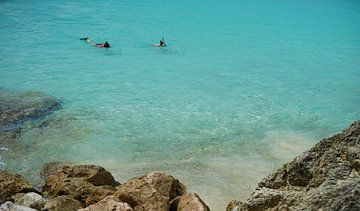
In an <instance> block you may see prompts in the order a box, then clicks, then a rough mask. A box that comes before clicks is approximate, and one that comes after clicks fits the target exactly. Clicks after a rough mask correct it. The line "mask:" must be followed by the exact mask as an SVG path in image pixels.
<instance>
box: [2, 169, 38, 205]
mask: <svg viewBox="0 0 360 211" xmlns="http://www.w3.org/2000/svg"><path fill="white" fill-rule="evenodd" d="M0 190H1V191H0V204H2V203H4V202H5V201H9V200H12V198H11V197H12V196H13V195H15V194H17V193H28V192H38V191H36V190H35V189H34V188H33V186H32V185H30V184H29V183H28V182H27V181H25V180H24V179H23V178H22V176H20V175H18V174H11V173H8V172H6V171H3V170H0Z"/></svg>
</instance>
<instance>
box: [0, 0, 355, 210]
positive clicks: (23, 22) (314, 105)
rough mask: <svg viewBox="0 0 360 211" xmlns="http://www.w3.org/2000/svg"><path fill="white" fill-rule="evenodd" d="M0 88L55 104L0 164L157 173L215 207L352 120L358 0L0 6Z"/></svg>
mask: <svg viewBox="0 0 360 211" xmlns="http://www.w3.org/2000/svg"><path fill="white" fill-rule="evenodd" d="M81 37H90V38H91V39H92V40H94V41H95V42H98V43H101V42H104V41H108V42H109V43H110V45H111V48H110V49H99V48H95V47H92V46H90V45H89V44H87V43H86V42H84V41H80V40H79V38H81ZM161 38H165V41H166V42H167V44H168V46H167V47H165V48H156V47H152V46H151V45H152V44H154V43H158V42H159V40H160V39H161ZM0 90H7V91H9V90H10V91H39V92H42V93H44V94H47V95H50V96H54V97H56V98H58V99H60V100H61V101H62V102H63V104H62V108H61V109H60V110H58V111H56V112H54V113H53V114H52V115H50V116H47V117H46V118H45V121H48V123H47V126H46V127H41V128H39V127H36V124H40V123H41V121H44V119H43V120H38V121H33V122H28V123H26V124H25V125H24V130H23V131H22V137H21V146H18V147H17V148H13V149H11V148H10V149H8V150H6V149H4V148H1V146H0V156H1V158H0V161H1V162H3V165H2V166H3V168H5V169H8V170H12V171H16V172H18V173H21V174H23V175H24V176H25V177H26V178H27V179H29V180H30V181H32V182H35V183H36V182H38V181H39V178H38V175H39V170H40V168H41V167H42V165H43V164H44V163H47V162H51V161H67V162H73V163H88V164H98V165H101V166H104V167H105V168H106V169H108V170H110V171H111V172H112V173H113V175H114V176H115V177H116V178H117V179H118V180H119V181H120V182H125V181H126V180H127V179H129V178H132V177H134V176H140V175H142V174H145V173H149V172H151V171H155V170H156V171H163V172H166V173H168V174H171V175H173V176H175V177H176V178H178V179H180V181H182V182H183V183H185V184H186V185H187V187H188V189H189V191H194V192H197V193H198V194H199V195H200V196H201V198H203V199H204V201H205V202H207V203H208V204H209V206H210V207H211V208H212V209H213V210H224V209H225V207H226V205H227V203H228V202H229V201H230V200H232V199H235V198H237V199H245V198H246V196H247V195H248V194H249V193H251V191H252V189H253V188H254V187H255V186H256V184H257V181H258V180H259V179H261V178H262V177H264V176H265V175H266V174H268V173H269V172H271V171H273V170H275V169H277V168H279V167H280V166H281V164H283V163H285V162H287V161H290V160H291V159H292V158H294V156H296V155H298V154H300V153H301V152H303V151H304V150H306V149H308V148H309V147H311V146H312V145H313V144H314V143H316V142H317V141H318V140H319V139H321V138H325V137H328V136H331V135H333V134H335V133H337V132H339V131H340V130H342V129H343V128H345V127H347V126H349V124H350V123H351V122H353V121H355V120H358V119H360V1H357V0H317V1H311V0H304V1H291V0H288V1H284V0H269V1H265V0H241V1H239V0H225V1H215V0H196V1H193V0H191V1H190V0H183V1H169V0H151V1H150V0H142V1H130V0H109V1H93V0H87V1H83V0H77V1H74V0H71V1H70V0H63V1H55V0H50V1H49V0H46V1H45V0H12V1H10V0H0Z"/></svg>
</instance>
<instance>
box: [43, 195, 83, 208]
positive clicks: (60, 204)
mask: <svg viewBox="0 0 360 211" xmlns="http://www.w3.org/2000/svg"><path fill="white" fill-rule="evenodd" d="M79 208H81V203H80V202H79V201H77V200H75V199H73V198H71V197H69V196H58V197H56V198H54V199H51V200H50V201H49V202H47V203H46V204H45V206H44V208H43V210H48V211H77V210H78V209H79Z"/></svg>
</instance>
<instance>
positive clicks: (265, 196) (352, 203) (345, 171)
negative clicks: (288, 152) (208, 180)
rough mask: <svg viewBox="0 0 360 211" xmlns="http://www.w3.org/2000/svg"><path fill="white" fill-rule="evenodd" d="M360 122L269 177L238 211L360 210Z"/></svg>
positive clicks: (235, 206) (233, 208) (234, 204)
mask: <svg viewBox="0 0 360 211" xmlns="http://www.w3.org/2000/svg"><path fill="white" fill-rule="evenodd" d="M359 159H360V121H357V122H354V123H353V124H352V125H351V126H350V128H348V129H345V130H344V131H343V132H342V133H340V134H337V135H335V136H333V137H331V138H328V139H324V140H322V141H320V142H319V143H318V144H316V145H315V146H314V147H313V148H311V149H310V150H309V151H307V152H305V153H303V154H302V155H300V156H298V157H296V158H295V159H294V160H293V161H291V162H290V163H288V164H285V165H284V166H283V167H282V168H280V169H279V170H277V171H276V172H275V173H273V174H271V175H269V176H267V177H265V178H264V179H263V180H261V181H260V182H259V183H258V187H257V188H256V190H255V191H254V192H253V194H252V195H251V196H250V198H248V199H247V201H245V202H240V201H233V202H231V203H230V204H229V206H228V208H227V210H228V211H230V210H231V211H236V210H244V211H245V210H249V211H251V210H256V211H258V210H320V209H322V210H360V176H359V174H360V171H359Z"/></svg>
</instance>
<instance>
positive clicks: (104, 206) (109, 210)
mask: <svg viewBox="0 0 360 211" xmlns="http://www.w3.org/2000/svg"><path fill="white" fill-rule="evenodd" d="M78 211H133V208H131V207H130V205H129V204H127V203H124V202H119V201H118V200H116V199H115V198H114V197H113V196H108V197H106V198H104V199H103V200H101V201H99V202H98V203H96V204H93V205H90V206H88V207H86V208H84V209H79V210H78Z"/></svg>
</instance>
